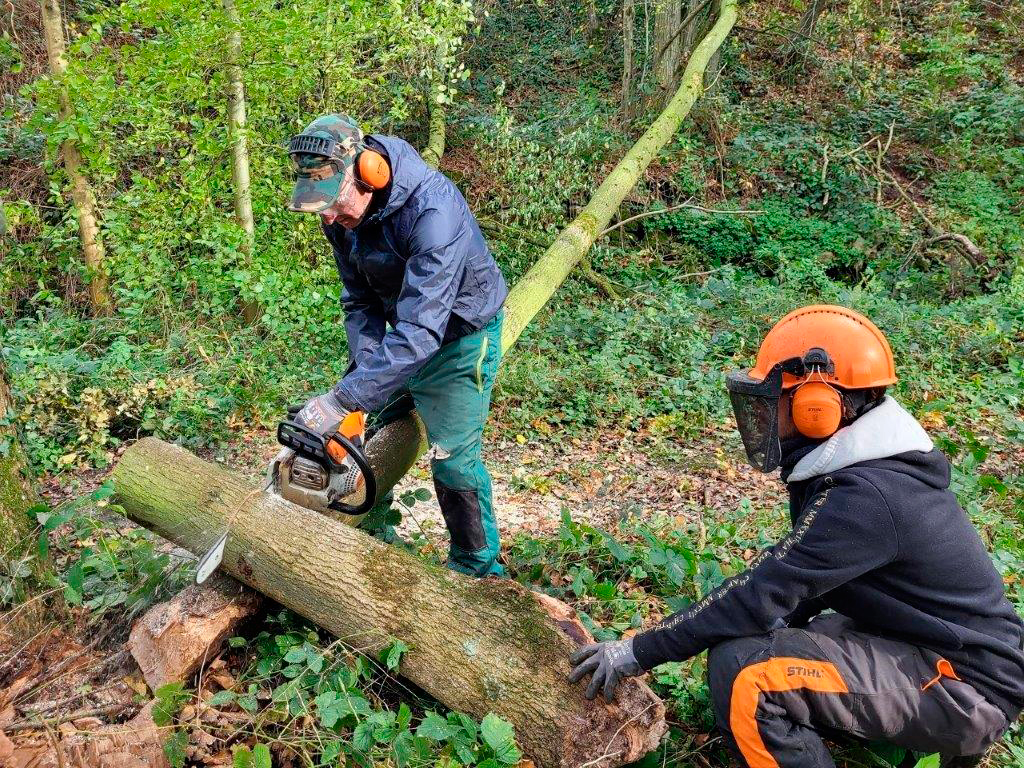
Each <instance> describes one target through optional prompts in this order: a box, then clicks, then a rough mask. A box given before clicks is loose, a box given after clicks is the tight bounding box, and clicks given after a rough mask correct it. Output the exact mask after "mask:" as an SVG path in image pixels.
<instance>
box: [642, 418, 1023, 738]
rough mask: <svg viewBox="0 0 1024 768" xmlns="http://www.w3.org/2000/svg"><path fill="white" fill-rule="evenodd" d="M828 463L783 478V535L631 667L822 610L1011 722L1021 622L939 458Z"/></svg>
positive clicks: (1017, 693)
mask: <svg viewBox="0 0 1024 768" xmlns="http://www.w3.org/2000/svg"><path fill="white" fill-rule="evenodd" d="M895 407H897V408H898V406H895ZM900 410H902V409H900ZM903 413H904V414H905V412H903ZM907 416H908V417H909V414H907ZM911 418H912V417H911ZM918 429H920V428H919V427H918ZM922 434H923V432H922ZM811 447H812V448H813V446H811ZM806 450H807V449H806V448H805V449H804V450H803V451H801V453H806ZM819 452H820V451H819ZM826 458H828V457H826ZM839 464H840V466H838V467H837V468H836V469H834V470H831V471H828V472H825V473H823V474H815V475H813V476H811V477H808V478H805V479H801V480H797V481H791V482H790V483H789V484H788V490H789V497H790V515H791V518H792V522H793V531H792V533H790V535H789V536H787V537H786V538H784V539H783V540H782V541H780V542H779V543H778V544H776V545H775V546H774V547H772V548H770V549H768V550H766V551H764V552H762V553H761V554H760V555H759V556H758V557H757V558H756V559H755V560H754V562H752V563H751V565H750V568H749V569H748V570H746V571H744V572H743V573H741V574H739V575H737V576H735V577H733V578H731V579H729V580H727V581H726V582H725V583H724V584H722V586H721V587H719V588H718V589H716V590H715V591H714V592H712V593H711V594H709V595H708V596H707V597H705V598H704V599H703V600H701V601H699V602H698V603H696V604H694V605H693V606H691V607H690V608H689V609H687V610H686V611H683V612H680V613H677V614H675V615H673V616H671V617H669V618H668V619H666V620H665V621H663V622H662V623H661V624H659V625H657V626H655V627H654V628H653V629H651V630H649V631H647V632H644V633H642V634H640V635H637V636H636V637H635V638H634V641H633V651H634V653H635V654H636V658H637V661H638V662H639V663H640V664H641V666H643V667H644V668H645V669H650V668H651V667H653V666H656V665H657V664H660V663H662V662H664V661H672V660H683V659H687V658H689V657H691V656H693V655H695V654H697V653H699V652H700V651H702V650H705V649H706V648H709V647H711V646H713V645H715V644H717V643H719V642H722V641H723V640H727V639H730V638H733V637H743V636H748V635H756V634H761V633H764V632H768V631H770V630H772V629H777V628H780V627H783V626H798V625H799V623H802V622H804V621H806V620H808V619H809V618H811V617H812V616H813V615H815V614H816V613H818V612H820V611H821V610H824V609H826V608H830V609H832V610H834V611H836V612H837V613H841V614H844V615H846V616H849V617H850V618H852V619H854V620H855V621H856V622H858V624H859V625H860V626H859V627H858V629H863V630H864V631H866V632H873V633H876V634H878V635H880V636H886V637H890V638H895V639H899V640H903V641H906V642H908V643H911V644H913V645H917V646H921V647H924V648H928V649H930V650H933V651H935V652H936V653H938V654H940V655H942V656H943V657H944V658H946V659H947V660H949V661H950V662H951V663H952V664H953V667H954V669H955V670H956V673H957V675H958V676H959V677H961V678H962V679H963V680H965V681H966V682H969V683H971V684H972V685H974V687H975V688H977V690H978V691H979V692H980V693H981V694H982V695H983V696H985V698H987V699H988V700H989V701H990V702H992V703H993V704H995V705H996V706H998V707H999V708H1000V709H1002V711H1003V712H1004V713H1005V714H1006V716H1007V719H1008V720H1009V721H1010V722H1012V721H1013V720H1015V719H1016V717H1017V715H1018V713H1019V712H1020V710H1021V708H1022V707H1024V651H1022V645H1024V625H1022V622H1021V619H1020V618H1019V617H1018V616H1017V614H1016V612H1015V611H1014V609H1013V607H1012V606H1011V605H1010V603H1009V601H1008V600H1007V599H1006V596H1005V592H1004V589H1003V582H1002V579H1001V578H1000V576H999V573H998V572H997V571H996V569H995V567H994V566H993V564H992V560H991V558H990V557H989V555H988V552H987V551H986V549H985V545H984V543H983V542H982V541H981V538H980V537H979V536H978V533H977V531H976V530H975V529H974V526H973V525H972V524H971V522H970V520H969V519H968V518H967V515H966V514H965V513H964V511H963V510H962V509H961V508H960V505H959V504H958V503H957V500H956V497H955V496H954V495H953V493H952V492H951V491H950V490H949V480H950V466H949V462H948V461H947V460H946V458H945V456H943V455H942V453H940V452H939V451H938V450H930V451H921V450H914V451H907V452H903V453H899V454H896V455H892V456H888V457H885V458H877V459H870V460H865V461H860V462H856V463H853V464H850V465H846V466H841V464H842V462H839ZM789 472H792V468H791V467H790V468H789ZM784 474H787V475H788V474H789V473H788V472H784ZM790 478H791V480H792V476H791V475H790Z"/></svg>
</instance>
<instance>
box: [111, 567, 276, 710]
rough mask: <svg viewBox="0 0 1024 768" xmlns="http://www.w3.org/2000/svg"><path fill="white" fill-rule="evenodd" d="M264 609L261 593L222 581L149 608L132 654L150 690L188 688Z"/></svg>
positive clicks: (134, 634)
mask: <svg viewBox="0 0 1024 768" xmlns="http://www.w3.org/2000/svg"><path fill="white" fill-rule="evenodd" d="M262 604H263V597H262V596H261V595H260V594H259V593H257V592H253V591H252V590H251V589H248V588H247V587H243V586H242V585H241V584H239V583H238V582H237V581H235V580H234V579H232V578H229V577H227V576H223V575H218V576H216V577H214V578H213V579H212V580H210V581H207V582H206V583H204V584H202V585H196V584H193V585H191V586H189V587H187V588H186V589H184V590H182V591H181V592H180V593H178V594H177V595H176V596H175V597H174V598H172V599H171V600H168V601H167V602H165V603H160V604H159V605H155V606H153V607H152V608H150V609H149V610H148V611H147V612H146V613H145V615H143V616H142V618H140V619H139V620H138V621H137V622H136V623H135V626H133V627H132V631H131V635H129V637H128V649H129V650H130V651H131V654H132V656H133V657H134V658H135V661H136V662H137V663H138V665H139V669H141V670H142V676H143V677H144V678H145V679H146V684H147V685H148V686H149V687H150V690H152V691H156V690H157V689H158V688H160V687H161V686H163V685H166V684H167V683H177V682H186V681H188V680H189V679H190V678H191V677H192V676H193V675H194V674H195V673H196V671H197V670H198V669H199V667H200V666H202V665H203V663H204V662H208V661H212V660H213V658H214V657H215V656H216V655H217V653H219V652H220V648H221V645H222V644H223V643H224V641H225V640H227V638H228V636H229V635H231V634H232V633H233V632H234V631H235V629H236V628H237V627H238V625H239V624H240V623H241V622H243V621H245V620H246V619H247V618H249V617H250V616H252V615H253V614H255V613H256V611H257V610H259V608H260V606H261V605H262Z"/></svg>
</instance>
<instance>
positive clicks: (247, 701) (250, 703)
mask: <svg viewBox="0 0 1024 768" xmlns="http://www.w3.org/2000/svg"><path fill="white" fill-rule="evenodd" d="M238 706H240V707H241V708H242V709H244V710H245V711H246V712H255V711H256V710H257V709H259V708H260V703H259V702H258V701H256V697H255V696H254V695H253V694H251V693H247V694H245V695H244V696H239V697H238Z"/></svg>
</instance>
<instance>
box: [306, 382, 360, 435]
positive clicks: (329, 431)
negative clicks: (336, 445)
mask: <svg viewBox="0 0 1024 768" xmlns="http://www.w3.org/2000/svg"><path fill="white" fill-rule="evenodd" d="M349 413H350V411H349V409H348V408H346V407H345V406H343V405H342V404H341V403H340V402H338V398H337V397H335V396H334V393H333V392H327V393H325V394H323V395H317V396H316V397H314V398H311V399H310V400H308V401H307V402H306V404H305V405H304V406H302V410H300V411H299V412H298V414H297V415H296V417H295V420H296V421H297V422H298V423H299V424H301V425H302V426H304V427H308V428H309V429H312V430H313V431H314V432H319V433H320V434H321V435H323V436H324V437H328V436H330V435H333V434H334V433H335V432H337V431H338V427H340V426H341V422H342V421H344V419H345V417H346V416H348V414H349Z"/></svg>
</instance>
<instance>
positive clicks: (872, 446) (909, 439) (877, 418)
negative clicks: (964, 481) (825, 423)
mask: <svg viewBox="0 0 1024 768" xmlns="http://www.w3.org/2000/svg"><path fill="white" fill-rule="evenodd" d="M933 448H934V445H933V444H932V440H931V438H930V437H928V433H927V432H925V431H924V428H922V427H921V425H920V424H918V423H917V419H915V418H914V417H913V416H911V415H910V413H908V412H907V411H906V409H904V408H903V406H901V405H900V404H899V403H897V402H896V401H895V400H894V399H893V398H891V397H889V396H886V397H885V399H884V400H883V401H882V403H881V404H880V405H878V406H877V407H875V408H872V409H871V410H870V411H868V412H867V413H865V414H864V415H863V416H861V417H860V418H859V419H857V420H856V421H854V422H853V423H852V424H850V425H849V426H847V427H843V428H842V429H840V430H839V431H838V432H836V433H835V434H834V435H832V437H830V438H829V439H828V440H826V441H825V442H824V443H822V444H821V445H819V446H817V447H816V448H814V449H813V450H811V451H809V452H808V453H806V454H805V455H804V456H803V457H802V458H801V459H800V460H799V461H798V462H797V463H796V466H794V467H793V471H792V472H791V473H790V474H789V476H788V477H787V478H786V482H789V483H795V482H799V481H801V480H809V479H810V478H812V477H817V476H818V475H825V474H828V473H830V472H836V471H838V470H840V469H843V468H844V467H849V466H850V465H852V464H859V463H861V462H863V461H873V460H876V459H886V458H889V457H890V456H896V455H899V454H904V453H908V452H912V451H915V452H919V453H921V454H927V453H929V452H930V451H932V449H933ZM922 458H924V457H922ZM926 463H929V464H930V463H931V462H926ZM942 463H943V464H945V462H944V461H943V462H942ZM947 466H948V465H947ZM947 472H948V469H947ZM928 474H930V472H929V473H928ZM947 480H948V477H947ZM933 484H934V483H933Z"/></svg>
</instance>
